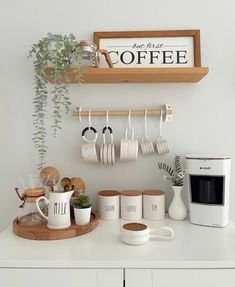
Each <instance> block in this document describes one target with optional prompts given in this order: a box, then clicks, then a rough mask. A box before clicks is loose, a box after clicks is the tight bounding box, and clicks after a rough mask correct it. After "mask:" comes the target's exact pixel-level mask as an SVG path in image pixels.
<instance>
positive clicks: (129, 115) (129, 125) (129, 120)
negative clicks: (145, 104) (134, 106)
mask: <svg viewBox="0 0 235 287" xmlns="http://www.w3.org/2000/svg"><path fill="white" fill-rule="evenodd" d="M128 128H131V110H129V111H128Z"/></svg>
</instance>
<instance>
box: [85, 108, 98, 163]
mask: <svg viewBox="0 0 235 287" xmlns="http://www.w3.org/2000/svg"><path fill="white" fill-rule="evenodd" d="M88 131H91V132H93V134H94V135H93V139H88V138H87V137H86V133H87V132H88ZM82 138H83V139H84V141H85V142H86V143H84V144H82V159H83V161H86V162H90V163H97V162H98V156H97V150H96V140H97V131H96V129H95V128H94V127H92V126H91V112H90V111H89V126H88V127H86V128H85V129H84V130H83V131H82Z"/></svg>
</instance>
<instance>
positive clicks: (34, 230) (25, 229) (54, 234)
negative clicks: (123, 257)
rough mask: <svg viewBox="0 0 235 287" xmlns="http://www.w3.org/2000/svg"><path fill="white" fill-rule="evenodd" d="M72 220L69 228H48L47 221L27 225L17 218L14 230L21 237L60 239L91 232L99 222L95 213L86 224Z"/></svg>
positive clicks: (14, 222)
mask: <svg viewBox="0 0 235 287" xmlns="http://www.w3.org/2000/svg"><path fill="white" fill-rule="evenodd" d="M71 222H72V224H71V226H70V227H68V228H67V229H62V230H52V229H48V228H47V222H46V221H44V222H43V223H40V224H37V225H32V226H25V225H22V224H20V222H19V221H18V219H17V218H16V219H15V220H14V221H13V232H14V233H15V234H16V235H18V236H20V237H23V238H27V239H32V240H58V239H67V238H71V237H76V236H80V235H83V234H85V233H88V232H91V231H92V230H94V229H95V228H96V227H97V226H98V223H99V221H98V216H97V215H96V214H95V213H91V219H90V223H88V224H86V225H77V224H75V222H74V219H72V220H71Z"/></svg>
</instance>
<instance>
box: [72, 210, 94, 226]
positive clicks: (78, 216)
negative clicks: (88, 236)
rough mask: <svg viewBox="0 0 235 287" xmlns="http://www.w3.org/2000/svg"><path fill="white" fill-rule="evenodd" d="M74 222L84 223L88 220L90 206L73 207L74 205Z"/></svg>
mask: <svg viewBox="0 0 235 287" xmlns="http://www.w3.org/2000/svg"><path fill="white" fill-rule="evenodd" d="M74 217H75V223H76V224H77V225H85V224H88V223H89V222H90V217H91V207H88V208H75V207H74Z"/></svg>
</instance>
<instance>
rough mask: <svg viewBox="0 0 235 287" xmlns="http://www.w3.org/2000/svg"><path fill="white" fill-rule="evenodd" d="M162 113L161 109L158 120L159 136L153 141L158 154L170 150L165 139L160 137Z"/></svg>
mask: <svg viewBox="0 0 235 287" xmlns="http://www.w3.org/2000/svg"><path fill="white" fill-rule="evenodd" d="M162 114H163V111H162V109H161V113H160V121H159V136H158V138H157V140H156V142H155V144H156V148H157V153H158V154H159V155H161V154H164V153H168V152H170V149H169V146H168V143H167V140H165V139H163V137H162Z"/></svg>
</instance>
